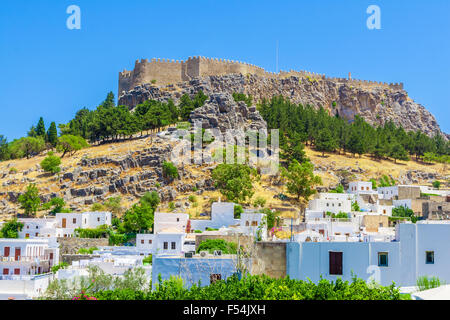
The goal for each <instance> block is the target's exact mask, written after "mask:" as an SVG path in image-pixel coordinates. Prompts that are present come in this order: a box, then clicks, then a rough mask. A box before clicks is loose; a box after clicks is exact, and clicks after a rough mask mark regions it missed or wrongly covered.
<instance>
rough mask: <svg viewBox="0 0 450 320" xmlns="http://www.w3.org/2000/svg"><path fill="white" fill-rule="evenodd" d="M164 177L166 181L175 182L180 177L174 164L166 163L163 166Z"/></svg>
mask: <svg viewBox="0 0 450 320" xmlns="http://www.w3.org/2000/svg"><path fill="white" fill-rule="evenodd" d="M162 170H163V176H164V177H165V178H166V179H169V180H173V179H176V178H178V177H179V175H178V169H177V167H175V166H174V164H173V163H172V162H168V161H164V163H163V166H162Z"/></svg>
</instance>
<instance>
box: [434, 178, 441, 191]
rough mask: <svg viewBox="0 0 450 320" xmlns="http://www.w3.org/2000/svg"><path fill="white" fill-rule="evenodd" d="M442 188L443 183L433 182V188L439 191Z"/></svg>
mask: <svg viewBox="0 0 450 320" xmlns="http://www.w3.org/2000/svg"><path fill="white" fill-rule="evenodd" d="M440 187H441V182H440V181H439V180H436V181H433V188H435V189H439V188H440Z"/></svg>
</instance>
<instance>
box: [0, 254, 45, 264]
mask: <svg viewBox="0 0 450 320" xmlns="http://www.w3.org/2000/svg"><path fill="white" fill-rule="evenodd" d="M49 260H50V259H49V256H48V255H44V256H35V257H31V256H19V257H17V258H16V257H14V256H12V257H4V256H0V262H38V263H39V262H43V261H49Z"/></svg>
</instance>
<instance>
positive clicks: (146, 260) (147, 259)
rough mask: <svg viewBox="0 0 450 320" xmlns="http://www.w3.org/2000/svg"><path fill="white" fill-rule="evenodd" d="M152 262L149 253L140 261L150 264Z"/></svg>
mask: <svg viewBox="0 0 450 320" xmlns="http://www.w3.org/2000/svg"><path fill="white" fill-rule="evenodd" d="M152 262H153V256H152V255H151V254H149V255H148V256H146V257H145V258H144V259H143V260H142V263H143V264H144V265H145V264H152Z"/></svg>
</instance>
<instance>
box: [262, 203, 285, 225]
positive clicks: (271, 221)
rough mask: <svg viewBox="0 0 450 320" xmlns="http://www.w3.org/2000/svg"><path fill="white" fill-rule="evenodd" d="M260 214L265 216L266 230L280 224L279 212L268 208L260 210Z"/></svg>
mask: <svg viewBox="0 0 450 320" xmlns="http://www.w3.org/2000/svg"><path fill="white" fill-rule="evenodd" d="M260 212H261V213H264V214H265V215H266V222H267V229H269V230H270V229H272V228H273V227H275V225H276V224H277V225H279V224H280V223H281V219H280V215H281V212H279V211H275V210H271V209H269V208H265V209H261V210H260Z"/></svg>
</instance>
